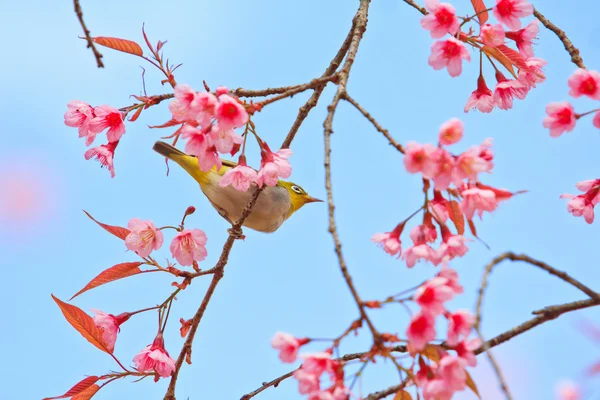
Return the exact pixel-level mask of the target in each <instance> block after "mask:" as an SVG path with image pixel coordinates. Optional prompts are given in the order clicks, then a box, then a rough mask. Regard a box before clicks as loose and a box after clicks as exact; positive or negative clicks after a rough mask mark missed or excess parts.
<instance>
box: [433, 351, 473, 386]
mask: <svg viewBox="0 0 600 400" xmlns="http://www.w3.org/2000/svg"><path fill="white" fill-rule="evenodd" d="M437 373H438V376H439V377H440V378H442V379H443V380H444V385H445V387H446V388H449V389H452V390H453V391H461V390H465V388H466V387H467V373H466V371H465V362H464V360H463V359H461V358H460V357H454V356H450V355H446V356H444V357H442V359H441V360H440V362H439V364H438V371H437Z"/></svg>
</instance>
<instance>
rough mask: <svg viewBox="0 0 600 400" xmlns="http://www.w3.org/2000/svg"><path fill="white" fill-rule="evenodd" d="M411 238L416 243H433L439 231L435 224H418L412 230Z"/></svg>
mask: <svg viewBox="0 0 600 400" xmlns="http://www.w3.org/2000/svg"><path fill="white" fill-rule="evenodd" d="M410 238H411V239H412V241H413V243H414V244H417V245H418V244H424V243H433V242H435V240H436V239H437V231H436V230H435V227H434V226H433V225H431V226H427V225H417V226H415V227H414V228H412V229H411V231H410Z"/></svg>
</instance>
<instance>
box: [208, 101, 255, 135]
mask: <svg viewBox="0 0 600 400" xmlns="http://www.w3.org/2000/svg"><path fill="white" fill-rule="evenodd" d="M215 114H216V117H217V120H218V121H219V125H221V127H222V128H223V129H227V128H230V129H231V128H239V127H240V126H243V125H245V124H246V122H248V113H247V112H246V109H245V108H244V106H243V105H241V104H240V103H238V102H237V100H236V99H234V98H233V97H231V96H230V95H228V94H222V95H220V96H219V103H218V104H217V107H216V108H215Z"/></svg>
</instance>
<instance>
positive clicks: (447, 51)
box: [421, 0, 547, 113]
mask: <svg viewBox="0 0 600 400" xmlns="http://www.w3.org/2000/svg"><path fill="white" fill-rule="evenodd" d="M425 6H426V7H427V10H428V11H429V13H428V14H427V15H425V16H424V17H423V18H422V19H421V26H422V27H423V28H425V29H426V30H428V31H429V32H430V34H431V37H432V38H434V39H441V38H443V37H444V36H446V35H450V37H448V38H447V39H443V40H438V41H436V42H435V43H434V44H433V45H432V47H431V55H430V57H429V65H431V66H432V67H433V68H434V69H435V70H440V69H443V68H447V70H448V73H449V74H450V76H452V77H456V76H459V75H460V74H461V73H462V62H463V60H465V61H470V60H471V55H470V54H469V51H468V49H467V47H466V46H465V43H466V44H469V45H470V46H471V47H473V48H475V49H477V50H479V51H480V53H482V54H481V55H480V56H481V57H483V54H485V55H486V56H487V57H488V58H490V63H491V65H492V67H493V68H494V72H495V78H496V82H497V83H496V87H495V89H494V91H493V92H492V90H490V89H489V88H488V86H487V84H486V81H485V78H484V76H483V69H482V68H483V66H482V65H481V63H480V73H479V78H478V79H477V88H476V89H475V90H474V91H473V93H472V94H471V96H470V97H469V99H468V100H467V103H466V105H465V108H464V110H465V112H468V111H469V110H472V109H475V108H477V109H478V110H479V111H481V112H485V113H489V112H491V111H492V110H493V109H494V107H498V108H499V109H501V110H508V109H510V108H512V106H513V99H514V98H517V99H520V100H522V99H524V98H525V97H526V96H527V93H528V92H529V90H531V89H532V88H535V87H536V85H537V84H538V83H541V82H543V81H544V80H545V79H546V77H545V76H544V73H543V71H542V67H544V66H545V65H546V64H547V62H546V61H545V60H542V59H540V58H536V57H535V56H534V52H533V46H532V41H533V40H534V39H535V37H536V36H537V34H538V32H539V26H538V22H537V20H535V21H533V22H531V23H529V24H528V25H527V26H525V27H523V28H522V23H521V18H524V17H528V16H530V15H532V14H533V6H532V5H531V4H529V3H528V1H527V0H496V5H495V6H494V7H493V15H494V17H496V19H497V20H498V22H499V23H496V24H493V25H492V24H488V23H484V22H487V11H486V10H485V6H484V8H483V10H476V11H477V14H476V15H473V16H471V17H466V18H462V19H463V22H462V23H460V21H459V17H457V15H456V10H455V8H454V6H453V5H451V4H449V3H440V2H439V1H438V0H426V1H425ZM482 14H485V20H486V21H481V22H482V23H480V24H478V27H479V34H478V35H475V34H473V28H472V27H470V28H469V30H468V31H463V30H461V28H462V26H463V25H464V24H465V23H467V22H469V21H471V20H473V19H474V18H478V19H479V20H481V18H482ZM505 26H506V27H507V28H508V29H509V30H506V31H505V28H504V27H505ZM510 41H512V43H514V45H515V46H516V47H517V50H518V51H515V50H514V49H512V48H510V47H508V46H507V45H506V43H509V42H510ZM492 59H496V61H497V62H498V63H499V64H502V65H503V66H505V67H506V68H507V70H508V71H509V72H510V73H511V74H512V75H513V76H514V78H515V79H508V78H507V77H506V76H505V75H504V74H503V73H502V72H501V71H500V70H499V69H498V68H497V66H496V63H494V62H493V61H492ZM513 67H517V69H518V73H515V72H514V69H513Z"/></svg>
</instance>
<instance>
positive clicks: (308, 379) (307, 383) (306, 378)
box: [293, 368, 321, 394]
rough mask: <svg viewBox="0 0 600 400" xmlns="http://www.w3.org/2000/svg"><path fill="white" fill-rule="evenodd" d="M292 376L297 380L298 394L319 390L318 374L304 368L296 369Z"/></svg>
mask: <svg viewBox="0 0 600 400" xmlns="http://www.w3.org/2000/svg"><path fill="white" fill-rule="evenodd" d="M293 377H294V378H296V379H297V380H298V391H299V392H300V394H309V393H314V392H318V391H319V390H321V385H320V382H319V375H315V374H313V373H310V372H307V371H306V370H305V369H304V368H299V369H297V370H296V371H295V372H294V374H293Z"/></svg>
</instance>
